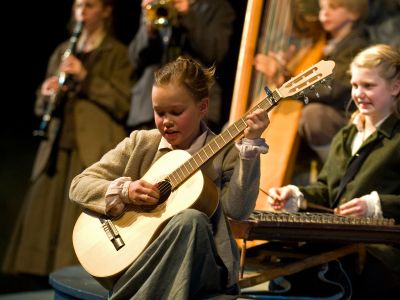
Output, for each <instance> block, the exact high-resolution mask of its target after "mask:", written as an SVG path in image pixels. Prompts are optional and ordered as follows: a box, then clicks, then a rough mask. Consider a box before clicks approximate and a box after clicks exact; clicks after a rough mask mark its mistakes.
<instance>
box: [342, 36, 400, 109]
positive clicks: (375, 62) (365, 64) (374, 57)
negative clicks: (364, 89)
mask: <svg viewBox="0 0 400 300" xmlns="http://www.w3.org/2000/svg"><path fill="white" fill-rule="evenodd" d="M350 67H351V68H353V67H358V68H367V69H376V71H377V72H378V74H379V76H380V77H381V78H383V79H384V80H385V81H386V82H387V83H389V84H392V83H394V82H395V81H396V80H400V52H399V50H398V49H396V48H394V47H393V46H390V45H386V44H376V45H373V46H370V47H368V48H366V49H364V50H363V51H361V52H359V53H358V54H357V55H356V56H355V57H354V59H353V61H352V63H351V64H350ZM395 102H396V103H395V112H396V113H397V115H399V116H400V94H398V95H397V96H396V98H395Z"/></svg>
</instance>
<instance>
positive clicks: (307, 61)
mask: <svg viewBox="0 0 400 300" xmlns="http://www.w3.org/2000/svg"><path fill="white" fill-rule="evenodd" d="M317 13H318V1H316V0H312V1H304V0H303V1H299V0H248V2H247V8H246V15H245V20H244V25H243V32H242V39H241V45H240V51H239V57H238V65H237V73H236V78H235V84H234V90H233V96H232V102H231V111H230V116H229V123H233V122H234V121H235V120H237V119H238V117H239V116H241V115H243V113H244V112H245V111H247V110H248V108H249V107H251V106H252V103H255V102H257V100H258V99H260V97H264V96H265V95H264V86H265V78H264V76H263V75H262V74H261V73H260V72H257V71H256V70H255V68H254V66H253V59H254V56H255V54H256V53H264V54H267V53H269V52H270V51H273V52H279V51H283V52H284V51H286V50H287V49H289V46H290V45H292V44H293V45H295V46H296V49H297V50H296V54H295V55H294V56H292V58H291V59H290V60H289V62H288V64H287V68H288V69H289V71H290V73H291V74H293V75H294V76H295V75H297V74H299V73H300V72H301V71H304V70H305V69H307V68H308V67H310V66H311V65H313V64H315V63H316V62H318V61H319V60H320V59H321V57H322V48H323V45H324V35H323V33H322V30H321V28H320V27H319V22H318V18H317ZM302 107H303V103H302V102H301V101H299V100H294V99H293V100H285V101H282V102H281V103H280V105H279V106H277V107H276V108H274V109H273V110H272V111H271V112H270V116H269V117H270V120H271V124H270V125H269V127H268V128H267V130H266V131H265V132H264V135H263V137H264V138H265V139H266V141H267V142H268V144H269V146H270V150H269V153H268V154H267V155H263V156H262V157H261V183H260V188H261V189H262V190H268V188H270V187H272V186H282V185H285V184H288V183H289V182H290V180H291V177H292V174H293V170H294V163H295V160H296V155H297V152H298V148H299V137H298V134H297V130H298V123H299V120H300V116H301V110H302ZM256 209H261V210H265V209H267V210H268V207H267V201H265V195H264V194H262V193H260V194H259V196H258V199H257V204H256Z"/></svg>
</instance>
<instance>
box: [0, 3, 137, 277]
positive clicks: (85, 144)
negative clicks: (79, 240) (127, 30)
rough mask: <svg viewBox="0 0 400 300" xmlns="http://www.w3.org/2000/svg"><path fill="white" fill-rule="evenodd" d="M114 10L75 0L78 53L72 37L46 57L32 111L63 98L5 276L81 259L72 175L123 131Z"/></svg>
mask: <svg viewBox="0 0 400 300" xmlns="http://www.w3.org/2000/svg"><path fill="white" fill-rule="evenodd" d="M112 10H113V5H112V1H110V0H75V1H74V3H73V7H72V18H71V19H72V23H74V24H78V23H83V27H82V29H81V32H80V34H76V32H75V34H76V37H77V36H79V39H78V40H74V41H75V42H74V43H75V46H76V49H75V50H76V51H72V52H71V53H69V50H72V49H69V47H70V46H71V44H70V43H71V40H70V43H69V42H63V43H61V44H60V45H59V46H58V47H57V48H56V49H55V51H54V52H53V54H52V55H51V57H50V59H49V62H48V68H47V74H46V79H45V80H44V81H43V83H42V84H41V87H40V89H39V90H38V96H37V100H36V103H35V113H36V114H37V115H38V116H42V115H43V113H44V112H45V111H46V106H47V105H48V104H49V101H50V99H52V96H53V94H54V93H55V92H56V91H59V92H60V95H62V98H58V99H61V102H59V104H58V107H56V109H55V110H53V111H52V112H53V115H52V117H51V119H50V121H49V122H48V127H47V131H46V132H45V135H44V137H45V139H43V141H41V143H40V145H39V149H38V152H37V154H36V158H35V162H34V165H33V169H32V175H31V178H30V183H29V186H28V190H27V192H26V195H25V199H24V202H23V206H22V208H21V211H20V213H19V217H18V220H17V222H16V224H15V229H14V231H13V233H12V238H11V241H10V243H9V247H8V251H7V254H6V258H5V260H4V264H3V270H4V271H5V272H7V273H25V274H33V275H39V276H42V275H43V276H45V275H48V274H49V273H50V272H51V271H53V270H55V269H58V268H60V267H63V266H67V265H72V264H76V263H77V262H78V261H77V258H76V256H75V253H74V250H73V247H72V241H71V235H72V230H73V226H74V223H75V221H76V219H77V217H78V215H79V214H80V208H79V206H78V205H75V204H74V203H72V202H71V201H70V200H69V197H68V191H69V187H70V183H71V180H72V178H73V177H74V176H75V175H77V174H79V173H80V172H81V171H82V170H83V169H85V168H86V167H88V166H89V165H91V164H92V163H94V162H95V161H97V160H99V159H100V157H101V156H102V155H103V154H104V153H105V152H106V151H108V150H109V149H111V148H112V147H114V146H115V145H116V144H117V142H118V141H119V140H120V139H122V138H123V137H124V136H126V132H125V129H124V122H125V119H126V116H127V113H128V110H129V99H130V89H131V86H132V82H131V79H130V77H131V72H132V67H131V65H130V63H129V60H128V53H127V47H126V46H124V45H123V44H122V43H120V42H119V41H117V40H116V39H115V38H114V37H112V36H111V34H110V30H111V17H112ZM75 28H76V27H75ZM74 43H72V44H74ZM67 48H68V49H67ZM68 54H69V55H68ZM64 75H65V78H66V80H65V82H64V84H63V85H62V86H61V83H60V77H61V76H64Z"/></svg>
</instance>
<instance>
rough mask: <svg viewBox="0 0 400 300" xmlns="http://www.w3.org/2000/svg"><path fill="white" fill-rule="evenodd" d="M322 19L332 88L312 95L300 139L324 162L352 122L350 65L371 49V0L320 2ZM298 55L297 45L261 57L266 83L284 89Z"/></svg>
mask: <svg viewBox="0 0 400 300" xmlns="http://www.w3.org/2000/svg"><path fill="white" fill-rule="evenodd" d="M319 7H320V8H319V14H318V18H319V21H320V23H321V25H322V27H323V30H324V31H325V34H326V46H325V48H324V51H323V57H321V59H324V60H333V61H335V69H334V75H333V77H332V80H331V82H330V84H329V85H330V87H331V88H318V96H316V94H315V95H312V94H311V93H309V94H310V95H307V96H308V100H309V103H308V104H306V105H305V106H304V108H303V111H302V116H301V120H300V124H299V133H300V136H301V137H302V138H303V140H305V142H306V143H307V145H308V146H309V147H310V148H311V149H312V150H314V151H315V152H316V154H317V155H318V157H319V159H320V160H321V161H322V162H324V161H325V160H326V157H327V153H328V151H329V147H330V143H331V140H332V138H333V136H334V135H335V134H336V133H337V132H338V131H339V129H340V128H341V127H343V126H344V125H345V124H346V123H347V121H348V117H349V116H348V115H347V114H346V111H348V110H352V108H348V107H347V106H348V104H349V103H351V102H350V101H349V98H350V92H351V86H350V84H349V75H348V74H347V72H346V71H347V69H348V66H349V64H350V62H351V60H352V58H353V57H354V56H355V55H356V53H357V52H358V51H360V50H361V49H363V48H365V47H367V46H368V43H369V42H368V35H367V31H366V29H365V26H364V19H365V18H366V16H367V14H368V0H319ZM295 52H296V49H294V47H293V46H291V47H289V49H288V50H287V52H284V53H280V54H277V53H269V54H261V53H259V54H257V55H256V56H255V60H254V65H255V69H256V70H257V71H260V72H262V73H263V74H265V77H266V81H267V82H270V81H271V78H272V79H275V80H278V81H279V82H277V83H276V84H277V85H278V86H280V85H281V84H283V82H284V81H285V80H286V79H287V78H288V77H290V76H291V75H290V71H289V70H287V68H286V65H287V64H288V62H289V61H290V58H291V57H292V56H293V54H294V53H295Z"/></svg>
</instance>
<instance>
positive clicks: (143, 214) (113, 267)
mask: <svg viewBox="0 0 400 300" xmlns="http://www.w3.org/2000/svg"><path fill="white" fill-rule="evenodd" d="M190 157H191V156H190V154H188V153H187V152H186V151H183V150H175V151H171V152H169V153H166V154H165V155H163V156H162V157H161V158H160V159H159V160H158V161H156V162H155V164H154V165H153V166H152V167H151V168H150V169H149V170H148V171H147V173H146V174H145V175H144V176H143V179H144V180H146V181H148V182H151V183H157V182H159V181H160V178H161V180H162V178H165V175H166V174H168V173H170V172H171V171H172V170H174V169H175V168H176V166H177V165H179V164H181V163H184V162H185V161H186V160H187V159H189V158H190ZM217 206H218V191H217V189H216V187H215V185H214V183H213V182H212V181H211V179H209V178H208V177H207V176H204V175H203V173H202V172H201V171H200V170H198V171H196V172H195V173H194V174H193V175H192V176H191V177H189V178H188V179H187V180H186V181H184V182H183V183H182V184H181V185H180V186H179V187H178V188H177V189H175V190H174V189H173V190H172V192H171V194H170V196H169V197H168V199H167V200H166V201H165V202H163V203H161V204H159V205H157V206H156V207H155V208H154V209H152V210H150V211H146V210H143V209H141V207H139V206H137V207H132V209H130V210H128V211H127V212H125V213H124V214H123V215H122V216H121V217H120V218H118V219H116V220H112V223H113V224H114V226H115V228H116V229H117V231H118V233H119V235H120V237H121V238H122V240H123V242H124V246H123V247H121V248H120V249H119V250H117V249H116V248H115V247H114V245H113V243H112V242H111V241H110V240H109V238H108V237H107V234H106V232H105V230H104V229H103V227H102V223H101V221H100V219H99V218H98V216H94V215H91V214H89V213H85V212H84V213H82V214H81V215H80V216H79V218H78V220H77V222H76V224H75V227H74V231H73V245H74V249H75V253H76V255H77V257H78V259H79V262H80V263H81V264H82V266H83V267H84V269H85V270H86V271H87V272H88V273H90V274H91V275H92V276H94V277H96V278H97V279H98V280H99V281H100V282H101V283H103V285H104V282H107V280H106V279H107V278H109V279H112V278H115V277H118V275H119V274H120V273H121V272H122V271H124V270H125V269H127V268H128V267H129V266H130V265H131V264H132V263H133V262H134V261H135V260H136V259H137V258H138V257H139V255H140V254H141V253H142V252H143V251H144V250H145V249H146V247H147V246H148V245H149V244H150V243H151V242H152V241H153V240H154V239H155V238H156V237H157V236H158V234H159V233H160V232H161V230H162V229H163V228H164V226H165V225H166V224H167V222H168V221H169V220H170V219H171V218H172V217H173V216H175V215H176V214H178V213H179V212H181V211H183V210H185V209H187V208H195V209H198V210H200V211H203V212H204V213H206V214H207V215H208V216H211V215H212V214H213V213H214V211H215V209H216V208H217ZM105 285H106V286H107V287H110V285H109V284H105Z"/></svg>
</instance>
